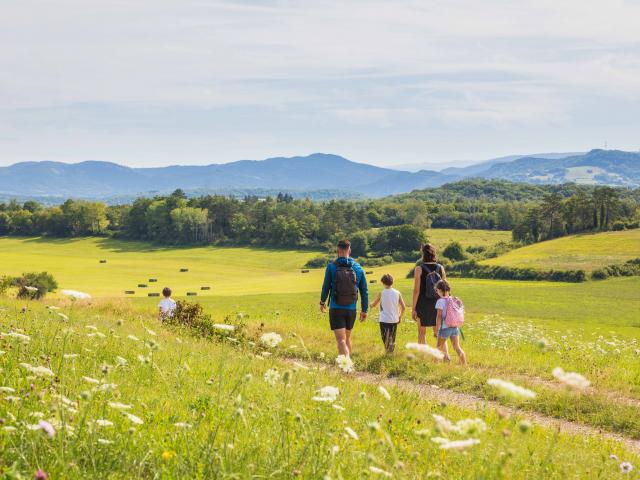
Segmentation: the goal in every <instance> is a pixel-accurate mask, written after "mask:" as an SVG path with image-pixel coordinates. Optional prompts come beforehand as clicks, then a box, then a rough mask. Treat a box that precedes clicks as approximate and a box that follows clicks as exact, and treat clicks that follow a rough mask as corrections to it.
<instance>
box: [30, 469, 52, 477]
mask: <svg viewBox="0 0 640 480" xmlns="http://www.w3.org/2000/svg"><path fill="white" fill-rule="evenodd" d="M33 478H34V480H49V476H48V475H47V472H45V471H44V470H42V469H41V468H39V469H38V471H37V472H36V476H35V477H33Z"/></svg>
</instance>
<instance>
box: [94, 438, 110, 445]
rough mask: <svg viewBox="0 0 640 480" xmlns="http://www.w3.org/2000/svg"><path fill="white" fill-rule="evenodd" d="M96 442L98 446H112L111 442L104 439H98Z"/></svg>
mask: <svg viewBox="0 0 640 480" xmlns="http://www.w3.org/2000/svg"><path fill="white" fill-rule="evenodd" d="M97 442H98V443H99V444H100V445H111V444H113V440H106V439H104V438H99V439H98V440H97Z"/></svg>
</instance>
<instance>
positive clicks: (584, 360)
mask: <svg viewBox="0 0 640 480" xmlns="http://www.w3.org/2000/svg"><path fill="white" fill-rule="evenodd" d="M429 232H430V239H431V241H432V242H434V243H436V245H437V246H438V247H439V248H442V247H443V246H444V245H446V243H449V242H450V241H451V240H458V241H461V243H463V245H481V244H483V243H482V242H486V243H484V244H485V245H491V244H493V243H495V242H498V241H501V240H504V238H503V237H504V234H503V233H502V232H489V233H487V232H474V231H471V232H467V231H435V230H432V231H429ZM493 233H495V234H496V235H495V236H492V235H493ZM616 233H617V232H616ZM621 233H623V234H627V235H629V232H621ZM456 235H458V236H456ZM585 237H586V236H585ZM593 237H594V238H595V237H597V235H594V236H593ZM578 238H583V237H578ZM617 238H620V237H617ZM625 238H626V237H625ZM483 239H484V240H483ZM561 240H563V239H561ZM574 241H577V240H576V239H574ZM625 241H626V240H625ZM625 241H621V242H620V243H624V242H625ZM553 242H557V241H553ZM553 242H544V244H545V245H549V244H552V243H553ZM631 243H633V242H631ZM540 245H543V244H540ZM535 246H536V245H534V246H532V247H535ZM527 248H531V247H525V248H523V249H518V250H525V249H527ZM636 248H637V244H636ZM613 249H614V251H616V252H618V254H620V253H619V252H620V251H622V250H621V249H622V247H620V248H618V246H614V247H613ZM518 250H515V251H513V252H518ZM627 250H633V245H632V246H631V247H627ZM513 252H509V253H508V254H506V255H504V256H502V257H498V258H497V259H493V261H502V260H504V259H505V258H508V257H509V255H511V254H513ZM317 254H318V252H313V251H285V250H268V249H264V250H260V249H248V248H216V247H206V248H205V247H203V248H185V249H172V248H163V247H156V246H153V245H150V244H144V243H134V242H123V241H116V240H111V239H103V238H86V239H74V240H71V239H70V240H48V239H41V238H31V239H27V238H20V239H15V238H11V239H9V238H2V239H0V265H2V270H1V271H0V274H17V273H21V272H23V271H32V270H47V271H49V272H51V273H52V274H53V275H54V276H55V277H56V279H57V280H58V282H59V284H60V288H61V289H64V288H69V289H77V290H81V291H84V292H88V293H90V294H91V295H92V296H93V297H94V298H93V299H91V300H88V301H71V300H69V299H68V298H64V297H63V296H62V295H60V294H54V295H51V296H48V297H47V298H46V299H45V300H44V301H40V302H25V301H17V300H13V299H11V298H9V297H4V298H2V297H0V332H2V337H1V338H0V352H1V353H0V369H1V370H0V387H5V388H2V389H0V397H2V398H4V400H5V401H0V419H3V421H4V423H3V424H2V426H1V427H0V428H1V429H2V430H1V433H0V442H1V443H0V459H1V460H0V462H1V463H0V466H4V468H5V471H6V470H7V469H8V468H11V469H14V470H15V471H16V472H20V473H21V474H22V475H24V476H26V478H28V477H29V476H33V473H34V472H35V470H37V468H42V469H43V470H45V471H47V472H49V473H50V474H51V477H50V478H87V477H95V478H251V476H253V477H254V478H266V477H270V478H291V477H292V476H301V477H302V478H323V477H325V476H326V477H328V478H361V477H364V476H371V477H373V478H377V477H381V478H385V477H388V476H392V477H394V478H417V477H426V476H427V475H430V476H431V478H617V477H620V478H636V477H637V470H633V472H631V473H627V474H623V473H620V463H621V462H623V461H629V462H631V463H632V464H634V465H637V464H638V461H639V459H638V457H637V453H638V452H639V451H640V441H638V440H640V279H639V278H638V277H627V278H613V279H608V280H605V281H588V282H584V283H579V284H573V283H561V282H518V281H496V280H480V279H464V278H455V279H451V280H452V281H451V283H452V288H453V294H454V295H456V296H459V297H461V298H462V300H463V301H464V303H465V307H466V319H467V320H466V326H465V327H464V333H465V338H464V341H463V342H462V346H463V348H464V349H465V351H466V353H467V357H468V360H469V366H468V367H467V368H463V367H460V366H459V365H457V363H456V358H455V354H454V353H453V352H452V359H453V361H452V363H451V364H442V363H438V362H435V361H433V360H431V359H430V358H426V357H424V356H422V355H420V354H416V353H415V352H410V351H408V350H407V349H405V344H406V343H407V342H415V341H416V339H417V329H416V326H415V324H414V323H413V322H411V321H410V320H409V319H410V312H407V314H405V318H404V321H403V322H402V323H401V324H400V327H399V333H398V340H397V346H396V352H395V353H394V354H393V355H385V354H384V349H383V346H382V342H381V340H380V338H379V329H378V324H377V322H376V319H377V315H378V311H377V310H373V311H372V312H371V313H370V315H369V318H368V319H367V321H366V322H364V323H358V324H357V325H356V327H355V329H354V331H353V336H354V355H353V360H354V363H355V369H356V372H358V373H356V374H345V373H341V372H339V371H337V370H336V369H335V368H334V365H335V364H334V359H335V346H334V340H333V335H332V332H331V331H330V329H329V325H328V318H327V316H326V315H323V314H321V313H320V312H319V311H318V299H319V290H320V285H321V282H322V275H323V269H312V270H311V271H310V272H309V273H301V267H302V265H304V263H305V262H306V261H307V260H308V259H309V258H311V257H314V256H316V255H317ZM584 254H585V255H589V251H585V252H584ZM631 256H632V257H637V256H638V253H636V254H635V255H633V254H631ZM101 259H105V260H107V263H104V264H101V263H100V262H99V260H101ZM607 263H615V262H607ZM410 266H411V264H409V263H400V264H393V265H390V266H385V267H377V268H371V269H368V268H367V269H366V270H367V271H373V273H372V274H371V275H369V276H368V279H369V280H378V283H372V284H370V285H369V286H370V299H371V300H373V298H374V296H375V295H376V293H377V292H379V291H380V289H381V287H380V284H379V278H380V276H381V275H382V274H383V273H386V272H390V273H392V275H394V277H395V278H396V282H395V285H394V286H395V287H396V288H398V289H399V290H400V291H401V292H402V294H403V295H404V298H405V299H406V300H407V303H409V304H410V302H411V288H412V280H409V279H406V278H404V277H405V275H406V273H407V271H408V270H409V268H410ZM180 268H188V269H189V271H188V272H182V273H181V272H180V271H179V270H180ZM148 278H157V279H158V283H157V284H156V285H154V284H148ZM138 283H147V284H148V285H149V287H148V288H146V289H140V288H137V284H138ZM165 285H168V286H170V287H172V288H173V289H174V292H176V295H175V296H176V297H183V296H184V295H185V294H186V292H188V291H196V292H197V293H198V296H197V297H189V299H190V300H191V301H198V302H200V303H202V305H203V306H204V307H205V310H206V312H207V313H209V314H211V316H212V319H213V321H214V322H216V323H221V324H229V323H233V324H235V323H237V322H238V321H240V322H242V323H243V324H246V327H245V328H244V330H243V331H244V333H243V339H242V340H240V341H239V340H237V339H236V338H235V336H234V335H235V334H229V335H228V337H222V338H223V339H224V338H226V340H223V341H208V340H203V339H198V338H194V337H193V336H192V335H191V334H190V333H189V332H188V331H184V330H180V329H176V328H170V327H167V326H164V325H162V324H159V323H158V321H157V319H156V308H157V307H156V305H157V302H158V299H157V298H148V297H147V292H148V291H159V290H160V289H161V287H162V286H165ZM205 285H209V286H211V290H209V291H201V290H199V289H200V287H201V286H205ZM129 289H131V290H135V291H136V295H135V296H133V298H130V297H129V298H127V297H126V296H125V295H124V290H129ZM47 305H50V306H54V307H57V308H59V310H55V309H48V308H46V306H47ZM23 307H26V311H24V312H23V311H22V308H23ZM60 314H62V315H60ZM263 332H276V333H278V334H280V335H281V336H282V339H283V340H282V342H281V343H280V344H279V345H278V346H277V347H275V348H267V347H266V346H264V345H261V343H260V340H259V338H260V335H261V334H262V333H263ZM21 335H26V336H28V337H29V340H28V341H27V340H24V338H23V337H21ZM219 340H220V339H219ZM428 341H429V342H430V344H431V345H433V339H431V338H428ZM22 364H28V365H31V366H32V367H33V368H34V369H35V368H36V367H37V366H46V367H47V368H48V369H50V370H51V372H52V373H53V375H52V376H49V374H48V373H46V372H45V373H42V372H40V373H35V372H37V371H38V370H37V369H36V370H34V369H30V368H29V367H26V366H25V365H22ZM556 367H562V368H563V369H564V370H566V371H567V372H577V373H579V374H581V375H583V376H584V377H586V378H587V379H588V380H589V381H590V382H591V385H590V386H589V387H588V388H586V389H584V390H576V389H571V388H569V387H567V386H566V385H564V384H563V383H561V382H559V381H558V380H557V379H556V378H554V376H553V375H552V370H553V369H554V368H556ZM271 369H275V371H276V372H277V374H274V373H273V371H271V373H269V374H267V377H268V379H269V381H266V380H265V374H266V373H267V372H268V371H270V370H271ZM361 374H367V375H369V377H366V378H368V379H369V380H367V381H365V377H362V378H361V377H360V376H359V375H361ZM276 377H277V378H276ZM489 378H500V379H503V380H507V381H511V382H513V383H515V384H517V385H520V386H522V387H525V388H527V389H529V390H531V391H533V392H535V394H536V396H535V398H532V399H529V400H526V401H522V400H515V399H513V398H511V397H508V396H504V395H501V394H499V392H497V391H496V390H495V389H494V388H493V387H491V386H489V385H488V384H487V380H488V379H489ZM274 379H275V380H274ZM385 379H400V380H404V381H407V382H413V383H414V384H416V385H426V386H432V387H430V388H433V389H436V390H438V389H439V391H441V392H443V397H442V399H440V400H438V398H437V397H436V398H435V399H427V398H422V397H420V396H418V395H417V394H416V393H415V392H413V391H410V390H406V389H403V388H394V387H393V386H388V390H389V392H390V397H391V399H390V400H387V399H386V398H385V396H384V395H383V394H381V393H380V392H379V391H378V390H377V387H376V385H377V384H378V383H380V382H383V381H385ZM96 381H97V383H96ZM104 385H107V386H104ZM327 385H329V386H336V387H338V389H339V390H340V394H339V396H338V397H337V399H336V400H335V401H333V402H324V401H317V400H313V397H314V396H317V395H318V390H319V389H320V388H322V387H323V386H327ZM447 392H451V393H454V394H461V395H466V396H468V397H469V398H473V399H476V400H474V401H475V402H477V404H478V405H480V407H478V406H476V407H475V408H472V407H471V406H470V405H458V404H457V403H456V401H455V400H451V398H449V397H447V396H446V395H447ZM454 398H455V397H454ZM120 404H124V405H127V406H130V409H128V410H122V409H121V406H118V405H120ZM113 405H116V406H115V407H114V406H113ZM502 408H504V409H507V410H506V411H507V412H515V413H506V414H505V411H503V410H501V409H502ZM127 413H130V414H132V415H134V417H135V418H132V417H129V416H127ZM433 414H437V415H442V416H444V417H446V418H449V419H450V420H452V421H458V420H460V419H474V418H480V419H481V420H482V421H483V422H484V424H486V429H485V428H484V427H482V428H481V429H480V430H482V431H473V432H465V434H462V433H460V432H457V433H454V432H453V431H451V432H443V431H442V425H440V426H438V424H437V422H436V421H435V420H434V417H433ZM525 418H527V419H530V421H531V422H532V424H533V428H528V426H527V424H524V425H523V424H521V423H520V422H521V420H522V419H525ZM537 418H548V419H556V420H558V421H562V422H565V427H563V428H562V433H558V432H557V431H556V430H555V429H553V428H549V427H548V426H545V424H544V422H542V421H541V422H539V423H538V422H537V421H536V419H537ZM40 420H46V421H48V422H49V423H50V424H52V425H53V426H54V427H55V428H56V431H57V434H56V435H55V437H54V438H48V437H47V435H46V434H45V433H44V432H43V431H42V430H36V429H35V428H36V427H35V425H37V424H38V422H39V421H40ZM138 420H140V421H141V422H142V423H138ZM6 427H9V428H6ZM347 427H348V429H349V430H350V431H349V430H346V428H347ZM521 427H522V430H521ZM32 428H33V430H32ZM581 428H586V429H591V431H592V432H598V431H601V432H603V434H602V435H599V434H597V433H596V434H595V435H591V434H590V435H585V434H584V431H583V430H581ZM352 433H355V435H352ZM443 437H446V438H447V439H448V440H450V441H453V440H465V439H466V440H468V439H473V440H474V442H473V443H474V445H473V446H470V447H468V448H465V449H464V450H463V451H455V450H446V449H442V448H441V447H440V444H438V443H437V442H439V441H441V440H439V438H443ZM613 438H617V440H613ZM433 439H436V440H433ZM475 440H478V441H479V443H477V444H475V443H476V442H475ZM610 455H615V456H616V457H617V460H616V459H611V458H610Z"/></svg>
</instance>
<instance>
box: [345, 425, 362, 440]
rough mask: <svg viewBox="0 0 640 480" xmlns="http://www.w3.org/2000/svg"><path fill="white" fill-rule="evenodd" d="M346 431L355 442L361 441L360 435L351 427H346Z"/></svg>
mask: <svg viewBox="0 0 640 480" xmlns="http://www.w3.org/2000/svg"><path fill="white" fill-rule="evenodd" d="M344 431H345V432H347V435H349V436H350V437H351V438H353V439H354V440H360V437H359V436H358V434H357V433H356V432H355V431H354V430H353V429H352V428H351V427H344Z"/></svg>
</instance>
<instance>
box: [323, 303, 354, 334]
mask: <svg viewBox="0 0 640 480" xmlns="http://www.w3.org/2000/svg"><path fill="white" fill-rule="evenodd" d="M329 323H330V324H331V330H337V329H338V328H346V329H347V330H351V329H353V325H354V324H355V323H356V311H355V310H347V309H346V308H330V309H329Z"/></svg>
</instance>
